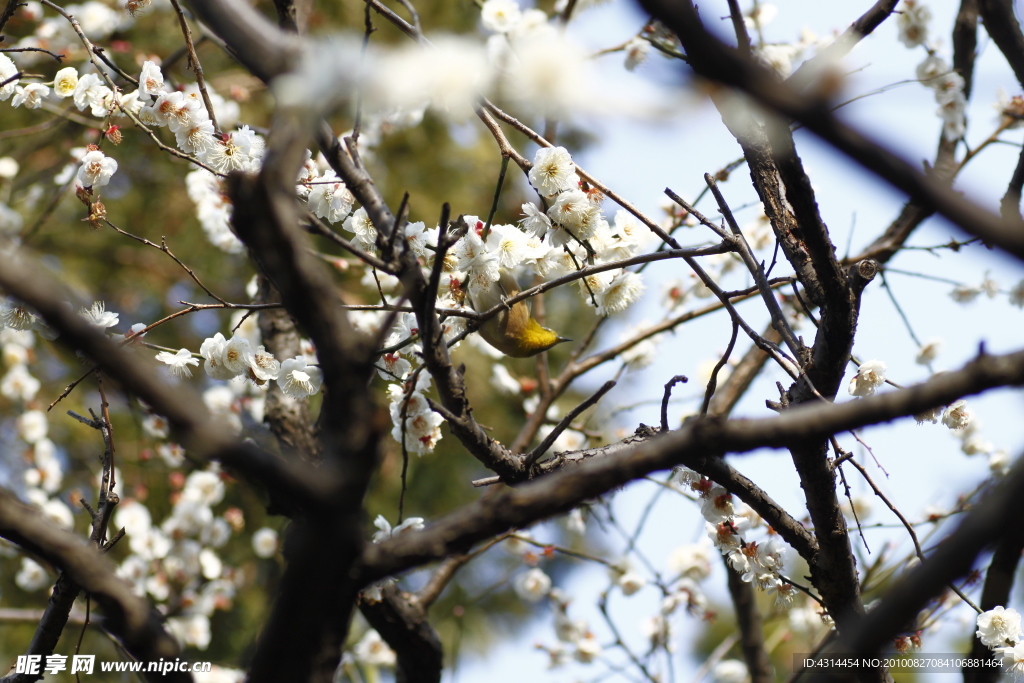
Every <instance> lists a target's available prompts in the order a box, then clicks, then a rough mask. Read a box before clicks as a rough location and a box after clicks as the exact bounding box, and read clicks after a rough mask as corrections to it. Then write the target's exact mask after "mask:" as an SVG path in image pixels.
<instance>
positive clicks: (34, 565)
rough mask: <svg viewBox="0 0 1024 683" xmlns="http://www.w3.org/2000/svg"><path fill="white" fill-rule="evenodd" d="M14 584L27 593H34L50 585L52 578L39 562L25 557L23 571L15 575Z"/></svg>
mask: <svg viewBox="0 0 1024 683" xmlns="http://www.w3.org/2000/svg"><path fill="white" fill-rule="evenodd" d="M14 583H15V585H17V586H18V588H20V589H21V590H23V591H25V592H26V593H32V592H35V591H37V590H39V589H40V588H43V587H44V586H47V585H49V583H50V577H49V576H47V574H46V570H45V569H43V567H42V566H41V565H40V564H39V563H38V562H36V561H35V560H33V559H31V558H28V557H23V558H21V569H19V570H18V573H17V574H16V575H15V577H14Z"/></svg>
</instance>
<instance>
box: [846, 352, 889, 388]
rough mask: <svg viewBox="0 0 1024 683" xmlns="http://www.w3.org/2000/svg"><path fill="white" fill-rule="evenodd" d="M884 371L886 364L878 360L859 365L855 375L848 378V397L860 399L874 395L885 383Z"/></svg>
mask: <svg viewBox="0 0 1024 683" xmlns="http://www.w3.org/2000/svg"><path fill="white" fill-rule="evenodd" d="M885 370H886V364H885V363H884V362H883V361H880V360H869V361H864V362H863V363H861V365H860V367H859V368H858V369H857V374H856V375H854V376H853V377H851V378H850V386H849V391H850V395H851V396H857V397H862V396H871V395H872V394H874V393H875V390H876V389H878V387H880V386H882V385H883V384H884V383H885Z"/></svg>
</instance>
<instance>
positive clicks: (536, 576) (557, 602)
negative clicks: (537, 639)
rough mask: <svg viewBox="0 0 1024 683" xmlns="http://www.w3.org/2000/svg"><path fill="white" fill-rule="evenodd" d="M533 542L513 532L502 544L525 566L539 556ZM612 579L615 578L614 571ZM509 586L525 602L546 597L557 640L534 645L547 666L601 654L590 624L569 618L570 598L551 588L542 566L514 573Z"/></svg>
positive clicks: (583, 660) (586, 660) (588, 659)
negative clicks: (542, 655) (545, 655)
mask: <svg viewBox="0 0 1024 683" xmlns="http://www.w3.org/2000/svg"><path fill="white" fill-rule="evenodd" d="M533 544H535V542H534V541H533V540H532V539H531V538H530V537H529V536H528V535H526V534H516V535H515V536H512V537H511V538H509V539H508V540H507V541H506V542H505V544H504V545H505V549H506V550H507V551H508V552H510V553H512V554H513V555H518V556H520V557H521V558H522V559H523V560H524V561H525V562H526V563H527V564H528V565H536V564H537V562H538V561H539V559H540V558H539V557H538V555H537V554H536V553H535V552H533V550H531V549H530V546H531V545H533ZM546 554H547V553H546V552H545V555H546ZM622 567H624V565H622ZM620 568H621V567H620ZM612 580H613V582H614V581H616V580H617V579H616V577H615V575H614V570H613V571H612ZM512 588H513V590H515V592H516V595H518V596H519V597H520V598H521V599H522V600H524V601H526V602H529V603H539V602H540V601H542V600H545V599H547V600H548V602H549V603H550V605H551V608H552V611H553V612H554V629H555V638H556V640H557V642H556V643H554V644H541V643H538V644H537V646H536V647H537V648H538V649H540V650H543V651H544V652H546V653H547V655H548V657H549V665H550V667H551V668H556V667H559V666H562V665H564V664H566V663H568V662H569V660H570V659H574V660H576V661H577V662H579V663H581V664H590V663H592V662H594V661H595V660H597V659H598V658H599V657H600V656H601V654H602V652H603V648H602V646H601V643H600V642H599V641H598V639H597V636H596V635H595V634H594V632H593V631H592V630H591V628H590V625H589V624H588V623H587V621H586V620H585V619H573V618H572V617H570V616H569V603H570V602H571V600H570V598H569V597H568V596H567V595H566V594H565V593H564V592H563V591H562V590H560V589H559V588H555V587H553V585H552V581H551V577H550V576H548V575H547V573H545V572H544V570H543V569H541V568H540V567H537V566H532V567H530V568H529V569H526V570H525V571H522V572H520V573H518V574H516V576H515V577H514V578H513V579H512Z"/></svg>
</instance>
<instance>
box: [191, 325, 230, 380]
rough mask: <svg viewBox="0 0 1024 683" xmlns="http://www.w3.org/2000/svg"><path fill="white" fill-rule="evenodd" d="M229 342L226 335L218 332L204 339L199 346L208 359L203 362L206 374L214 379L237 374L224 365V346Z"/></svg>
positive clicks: (228, 377) (203, 355) (202, 354)
mask: <svg viewBox="0 0 1024 683" xmlns="http://www.w3.org/2000/svg"><path fill="white" fill-rule="evenodd" d="M227 343H228V342H227V340H226V339H225V338H224V335H223V334H221V333H220V332H218V333H217V334H215V335H213V336H212V337H209V338H207V339H204V340H203V343H202V345H201V346H200V347H199V355H201V356H202V357H203V358H204V359H206V362H205V363H204V364H203V367H204V369H205V370H206V374H207V375H209V376H210V377H212V378H213V379H231V378H232V377H234V376H235V373H234V372H232V371H231V370H229V369H228V368H227V367H226V366H225V365H224V348H225V347H226V346H227Z"/></svg>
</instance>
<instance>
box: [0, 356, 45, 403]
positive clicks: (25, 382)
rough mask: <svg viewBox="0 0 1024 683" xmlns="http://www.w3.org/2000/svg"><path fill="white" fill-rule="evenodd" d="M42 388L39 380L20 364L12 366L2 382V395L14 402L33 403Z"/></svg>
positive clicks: (0, 393) (0, 383) (0, 382)
mask: <svg viewBox="0 0 1024 683" xmlns="http://www.w3.org/2000/svg"><path fill="white" fill-rule="evenodd" d="M40 386H41V384H40V382H39V380H38V379H36V378H35V377H33V376H32V374H31V373H30V372H29V371H28V368H27V367H26V366H25V365H23V364H21V363H19V364H17V365H14V366H12V367H11V369H10V370H8V371H7V374H6V375H4V377H3V379H2V380H0V395H3V396H5V397H7V398H8V399H11V400H12V401H13V400H20V401H31V400H32V399H33V398H35V397H36V393H38V392H39V387H40Z"/></svg>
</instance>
